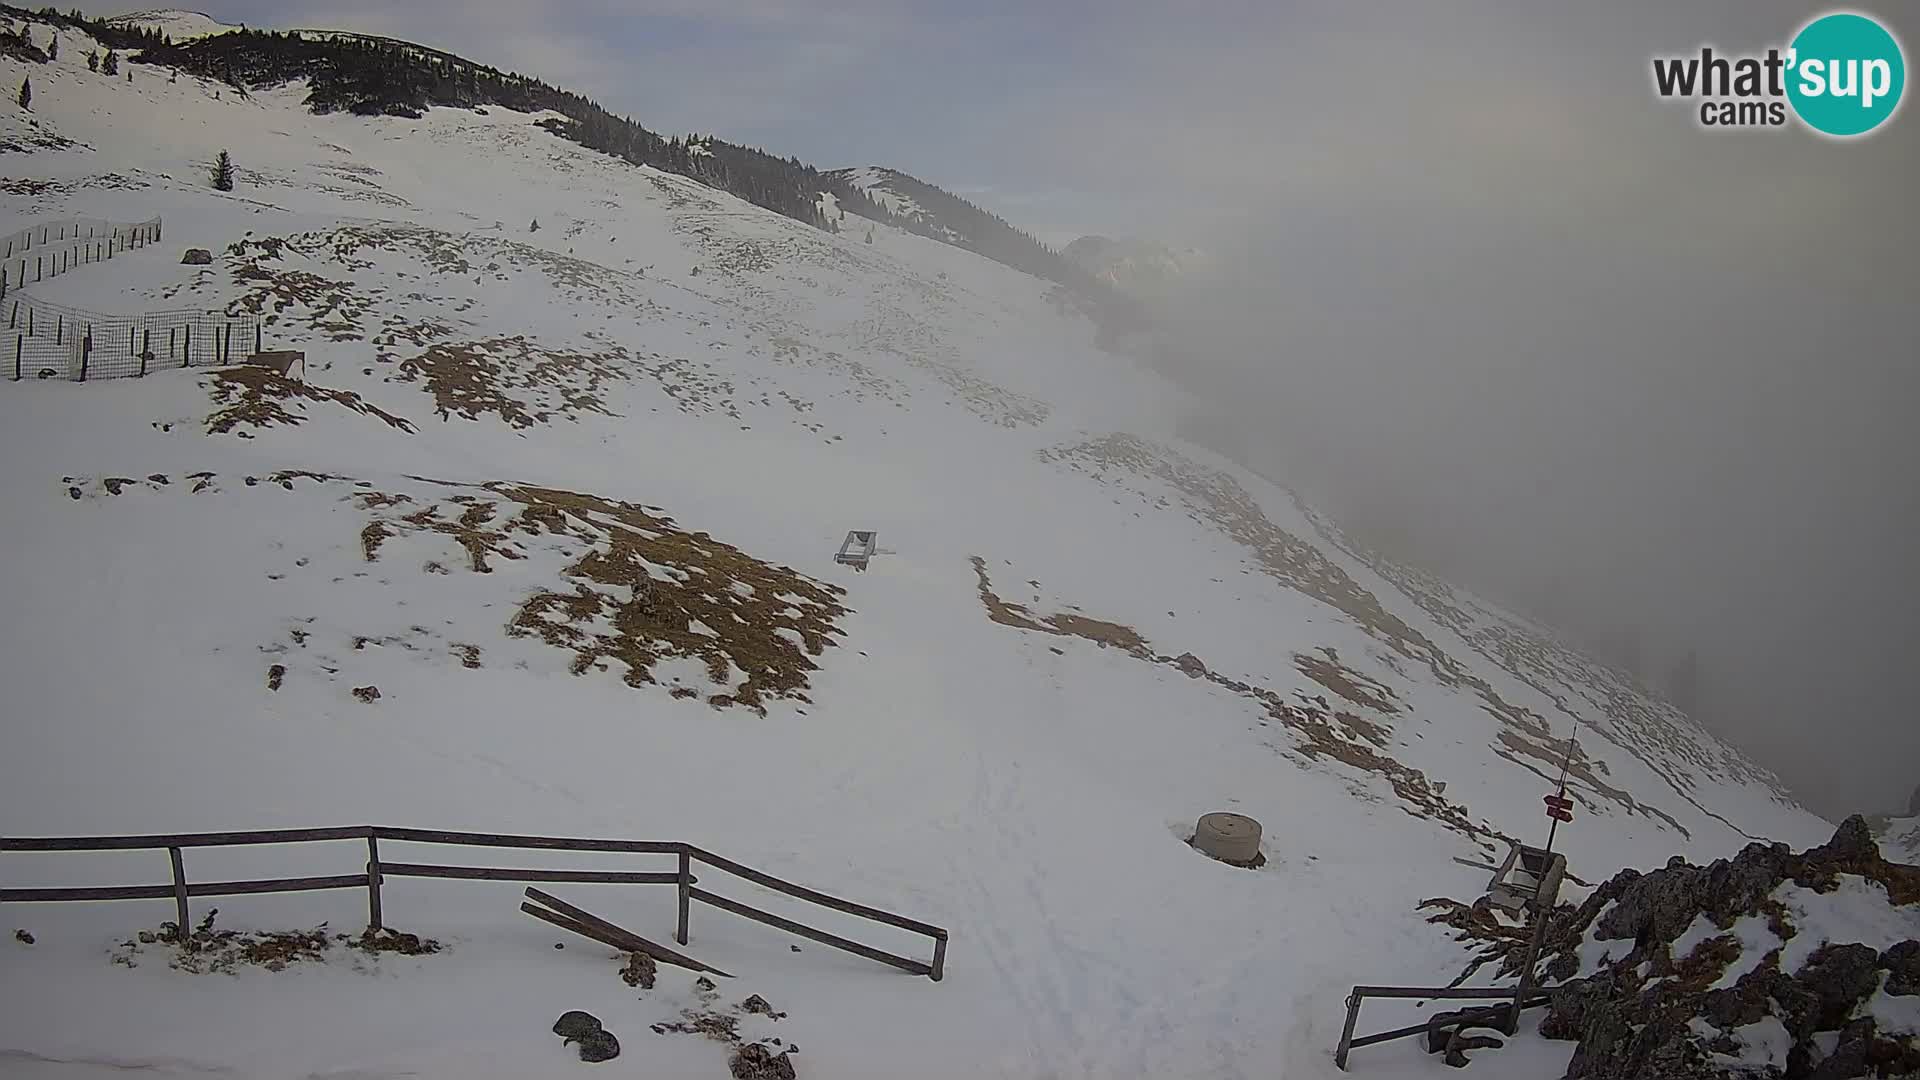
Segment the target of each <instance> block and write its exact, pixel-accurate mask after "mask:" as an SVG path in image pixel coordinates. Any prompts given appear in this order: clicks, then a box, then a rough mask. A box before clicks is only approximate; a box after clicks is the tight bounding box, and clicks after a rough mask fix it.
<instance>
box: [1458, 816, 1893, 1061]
mask: <svg viewBox="0 0 1920 1080" xmlns="http://www.w3.org/2000/svg"><path fill="white" fill-rule="evenodd" d="M1434 905H1435V906H1441V907H1443V908H1444V909H1445V910H1443V912H1442V914H1441V915H1438V916H1435V919H1436V920H1437V921H1444V922H1447V923H1448V924H1449V925H1451V926H1453V927H1455V928H1456V929H1459V930H1460V931H1462V933H1461V935H1460V937H1461V939H1462V940H1466V941H1471V942H1474V943H1475V944H1474V948H1475V952H1476V955H1475V958H1474V963H1473V965H1472V966H1471V967H1470V973H1473V972H1478V971H1479V970H1481V969H1482V967H1484V966H1485V965H1488V964H1490V963H1491V964H1492V965H1493V966H1494V967H1496V968H1497V969H1499V970H1500V971H1503V972H1507V973H1514V972H1517V971H1518V970H1519V968H1520V967H1521V966H1523V964H1524V956H1525V949H1526V945H1527V942H1528V939H1529V937H1530V935H1529V934H1528V933H1526V932H1525V931H1524V930H1520V929H1518V928H1516V929H1515V930H1514V931H1511V932H1508V931H1505V930H1503V929H1502V928H1499V927H1496V926H1494V925H1492V924H1491V923H1490V922H1489V921H1488V920H1487V919H1486V917H1485V912H1484V910H1483V909H1481V908H1480V907H1479V906H1475V907H1467V906H1463V905H1458V904H1452V903H1443V902H1434ZM1596 953H1597V954H1598V956H1599V959H1598V962H1596V960H1595V956H1596ZM1542 956H1543V962H1542V974H1543V975H1544V976H1545V978H1546V979H1547V981H1548V983H1549V984H1552V985H1554V987H1555V988H1554V992H1553V1003H1552V1005H1551V1006H1550V1008H1549V1010H1548V1013H1547V1015H1546V1016H1545V1017H1544V1018H1543V1019H1542V1020H1541V1022H1540V1032H1541V1034H1543V1035H1545V1036H1547V1037H1549V1038H1554V1039H1566V1040H1572V1041H1576V1042H1577V1043H1578V1047H1577V1049H1576V1050H1575V1051H1574V1054H1573V1058H1572V1061H1571V1063H1570V1065H1569V1067H1568V1071H1567V1074H1566V1075H1567V1076H1568V1077H1569V1078H1570V1080H1709V1078H1711V1080H1734V1078H1739V1077H1773V1078H1776V1080H1777V1078H1783V1077H1785V1078H1794V1080H1801V1078H1815V1077H1817V1078H1820V1080H1840V1078H1842V1077H1859V1076H1866V1075H1868V1073H1867V1072H1866V1071H1864V1069H1865V1066H1866V1063H1868V1062H1871V1063H1872V1064H1873V1066H1874V1067H1875V1068H1877V1069H1879V1070H1880V1071H1878V1072H1876V1073H1874V1075H1907V1074H1909V1073H1911V1072H1912V1071H1914V1070H1915V1069H1920V1025H1916V1024H1914V1023H1912V1022H1911V1020H1910V1017H1911V1016H1912V1015H1913V1014H1915V1013H1916V1012H1920V867H1916V866H1912V865H1908V864H1903V863H1897V862H1891V861H1888V860H1887V859H1886V858H1884V857H1882V855H1881V853H1880V851H1879V850H1878V849H1877V848H1876V847H1875V845H1874V843H1873V839H1872V836H1871V834H1870V833H1869V831H1868V828H1867V823H1866V821H1865V819H1864V818H1861V817H1857V816H1856V817H1853V818H1849V819H1848V820H1847V821H1846V822H1845V823H1843V824H1842V825H1841V826H1840V829H1839V831H1838V832H1836V833H1835V834H1834V837H1833V839H1831V840H1830V841H1828V842H1827V843H1826V844H1823V845H1820V846H1818V847H1815V848H1811V849H1809V850H1807V851H1805V852H1800V853H1795V852H1793V851H1791V850H1789V849H1788V848H1787V846H1786V845H1784V844H1775V845H1766V844H1753V845H1749V846H1748V847H1747V848H1746V849H1745V850H1744V851H1742V852H1741V853H1740V854H1739V855H1737V856H1735V857H1734V858H1732V859H1721V860H1717V861H1715V862H1713V863H1712V864H1711V865H1708V866H1696V865H1693V864H1691V863H1687V862H1685V861H1683V860H1681V859H1679V858H1678V857H1676V858H1675V859H1673V860H1672V861H1670V862H1669V863H1668V865H1667V866H1665V867H1663V868H1662V869H1659V870H1654V871H1650V872H1648V873H1644V874H1642V873H1639V872H1637V871H1634V870H1623V871H1621V872H1620V873H1619V874H1618V875H1616V876H1615V877H1614V878H1612V879H1611V880H1609V881H1607V882H1606V883H1605V884H1603V885H1601V886H1600V887H1599V888H1598V889H1596V890H1594V891H1593V893H1592V894H1591V895H1590V896H1588V897H1587V899H1586V900H1585V901H1584V902H1583V903H1581V904H1579V905H1577V906H1576V905H1563V906H1562V907H1561V908H1560V910H1559V911H1558V912H1556V914H1555V917H1554V919H1553V921H1552V922H1551V923H1550V924H1549V926H1548V929H1547V934H1546V945H1545V948H1544V951H1543V954H1542Z"/></svg>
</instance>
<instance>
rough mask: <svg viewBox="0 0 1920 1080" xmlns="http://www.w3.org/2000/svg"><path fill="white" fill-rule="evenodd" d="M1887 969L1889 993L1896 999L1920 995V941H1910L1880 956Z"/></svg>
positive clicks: (1883, 965) (1881, 963) (1881, 962)
mask: <svg viewBox="0 0 1920 1080" xmlns="http://www.w3.org/2000/svg"><path fill="white" fill-rule="evenodd" d="M1880 966H1881V967H1883V968H1886V969H1887V993H1889V994H1892V995H1893V996H1895V997H1912V996H1913V995H1915V994H1920V941H1914V940H1912V939H1908V940H1906V941H1903V942H1901V943H1900V944H1898V945H1895V946H1894V947H1893V948H1891V949H1888V950H1887V951H1886V952H1883V953H1881V954H1880Z"/></svg>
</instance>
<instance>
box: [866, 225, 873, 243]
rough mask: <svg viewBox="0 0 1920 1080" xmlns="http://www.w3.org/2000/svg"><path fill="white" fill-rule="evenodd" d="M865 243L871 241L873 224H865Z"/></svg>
mask: <svg viewBox="0 0 1920 1080" xmlns="http://www.w3.org/2000/svg"><path fill="white" fill-rule="evenodd" d="M867 243H869V244H871V243H873V226H871V225H869V226H867Z"/></svg>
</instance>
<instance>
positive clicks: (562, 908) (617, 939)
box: [527, 886, 733, 979]
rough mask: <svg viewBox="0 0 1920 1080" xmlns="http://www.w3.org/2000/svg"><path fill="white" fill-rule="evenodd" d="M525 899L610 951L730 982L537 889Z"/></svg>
mask: <svg viewBox="0 0 1920 1080" xmlns="http://www.w3.org/2000/svg"><path fill="white" fill-rule="evenodd" d="M527 899H529V900H532V901H534V902H535V903H539V904H545V905H546V906H547V907H549V908H552V909H553V910H555V911H557V912H559V913H560V914H562V915H565V916H567V917H568V918H570V919H572V920H573V921H575V922H577V923H580V924H581V925H583V926H589V927H592V928H594V929H596V930H598V931H600V932H601V934H603V935H605V936H604V937H600V938H597V939H596V940H601V941H606V942H608V943H610V944H614V947H615V948H617V949H621V950H623V951H625V952H643V953H646V954H647V955H648V956H651V957H653V958H654V959H655V960H658V961H660V962H661V963H663V964H672V965H673V966H675V967H683V968H687V969H689V970H692V971H701V972H706V973H707V974H710V975H719V976H721V977H722V978H728V979H731V978H733V976H732V975H729V974H727V973H726V972H724V971H721V970H720V969H719V968H717V967H712V966H710V965H707V964H703V963H701V962H700V961H698V960H695V959H694V958H693V957H691V956H688V955H686V954H685V953H677V952H674V951H673V950H672V949H669V948H667V947H666V946H665V945H661V944H658V943H656V942H652V941H649V940H647V939H646V938H643V937H641V936H640V935H639V934H636V933H634V932H633V931H631V930H628V929H626V928H625V927H622V926H615V925H614V924H613V923H610V922H608V921H607V920H605V919H602V918H601V917H599V916H598V915H595V914H593V913H591V912H588V911H582V910H581V909H579V908H577V907H574V906H573V905H572V904H569V903H567V902H566V901H564V900H560V899H558V898H556V897H553V896H550V895H548V894H546V893H543V892H541V891H540V890H539V889H536V888H533V887H532V886H528V888H527ZM549 921H551V920H549ZM587 936H589V937H593V936H594V935H587Z"/></svg>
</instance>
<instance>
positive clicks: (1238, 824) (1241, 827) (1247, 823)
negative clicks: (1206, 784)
mask: <svg viewBox="0 0 1920 1080" xmlns="http://www.w3.org/2000/svg"><path fill="white" fill-rule="evenodd" d="M1200 827H1201V828H1203V829H1206V830H1207V831H1209V832H1211V833H1213V834H1214V835H1216V836H1223V837H1225V836H1231V837H1241V836H1258V835H1260V823H1259V822H1257V821H1255V820H1253V819H1252V818H1250V817H1248V816H1246V815H1245V814H1230V813H1227V812H1225V811H1221V812H1219V813H1213V814H1202V815H1201V816H1200Z"/></svg>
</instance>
